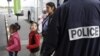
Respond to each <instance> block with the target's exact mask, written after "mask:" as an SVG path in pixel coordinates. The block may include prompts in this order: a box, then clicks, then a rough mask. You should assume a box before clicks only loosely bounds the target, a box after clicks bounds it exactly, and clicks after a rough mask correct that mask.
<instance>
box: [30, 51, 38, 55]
mask: <svg viewBox="0 0 100 56" xmlns="http://www.w3.org/2000/svg"><path fill="white" fill-rule="evenodd" d="M30 56H40V54H39V51H38V52H35V53H30Z"/></svg>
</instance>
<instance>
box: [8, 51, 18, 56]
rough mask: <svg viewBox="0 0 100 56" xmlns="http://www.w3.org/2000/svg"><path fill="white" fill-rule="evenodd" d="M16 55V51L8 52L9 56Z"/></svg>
mask: <svg viewBox="0 0 100 56" xmlns="http://www.w3.org/2000/svg"><path fill="white" fill-rule="evenodd" d="M17 54H18V51H15V52H9V56H17Z"/></svg>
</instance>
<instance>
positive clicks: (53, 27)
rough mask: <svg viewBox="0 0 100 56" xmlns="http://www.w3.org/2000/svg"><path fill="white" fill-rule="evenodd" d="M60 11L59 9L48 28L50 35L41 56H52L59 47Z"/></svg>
mask: <svg viewBox="0 0 100 56" xmlns="http://www.w3.org/2000/svg"><path fill="white" fill-rule="evenodd" d="M59 10H60V9H57V11H56V12H55V13H54V16H53V18H52V20H51V22H50V24H49V26H48V34H47V38H46V40H45V41H44V42H45V46H44V47H43V48H44V49H43V52H42V55H41V56H51V54H52V53H53V51H54V50H55V49H56V47H57V43H58V38H59V36H58V35H59V31H58V28H59V15H58V14H59Z"/></svg>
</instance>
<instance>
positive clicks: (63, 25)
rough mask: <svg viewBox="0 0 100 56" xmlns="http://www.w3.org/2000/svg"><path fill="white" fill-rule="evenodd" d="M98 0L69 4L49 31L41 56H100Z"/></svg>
mask: <svg viewBox="0 0 100 56" xmlns="http://www.w3.org/2000/svg"><path fill="white" fill-rule="evenodd" d="M99 26H100V2H99V0H68V2H66V3H65V4H63V5H62V6H61V7H59V8H58V9H57V11H56V13H55V14H54V17H53V19H52V21H51V23H50V24H49V27H48V34H47V36H48V38H46V40H45V43H46V45H45V48H44V50H43V52H41V56H50V55H51V54H52V53H53V52H54V51H55V52H54V56H100V34H99V33H100V31H99V30H100V29H99Z"/></svg>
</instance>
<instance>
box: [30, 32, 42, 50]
mask: <svg viewBox="0 0 100 56" xmlns="http://www.w3.org/2000/svg"><path fill="white" fill-rule="evenodd" d="M34 39H35V44H33V45H29V47H30V48H32V49H33V48H37V47H39V46H40V35H39V34H36V35H35V37H34Z"/></svg>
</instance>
